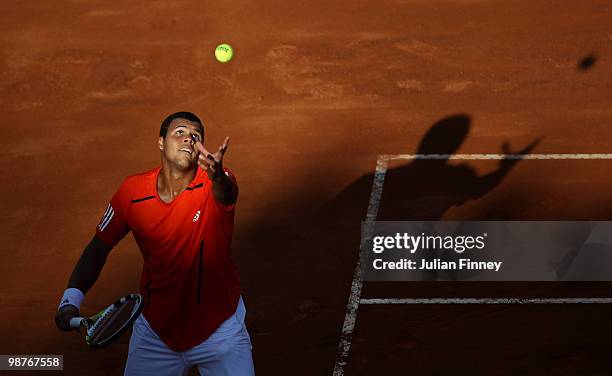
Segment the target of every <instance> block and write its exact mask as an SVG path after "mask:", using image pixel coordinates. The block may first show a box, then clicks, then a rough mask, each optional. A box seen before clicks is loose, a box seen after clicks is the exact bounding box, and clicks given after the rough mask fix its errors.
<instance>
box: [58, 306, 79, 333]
mask: <svg viewBox="0 0 612 376" xmlns="http://www.w3.org/2000/svg"><path fill="white" fill-rule="evenodd" d="M78 316H79V310H78V309H76V307H73V306H70V305H68V306H64V307H62V308H60V310H59V311H57V312H56V314H55V325H56V326H57V328H58V329H59V330H61V331H63V332H69V331H71V330H72V328H71V327H70V319H71V318H73V317H78Z"/></svg>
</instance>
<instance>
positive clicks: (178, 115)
mask: <svg viewBox="0 0 612 376" xmlns="http://www.w3.org/2000/svg"><path fill="white" fill-rule="evenodd" d="M174 119H185V120H189V121H191V122H193V123H198V124H200V131H201V132H202V137H204V124H202V120H200V118H199V117H197V116H196V114H194V113H192V112H188V111H179V112H175V113H173V114H170V115H168V116H167V117H166V118H165V119H164V121H162V123H161V127H159V137H163V138H166V133H168V127H169V126H170V123H172V120H174Z"/></svg>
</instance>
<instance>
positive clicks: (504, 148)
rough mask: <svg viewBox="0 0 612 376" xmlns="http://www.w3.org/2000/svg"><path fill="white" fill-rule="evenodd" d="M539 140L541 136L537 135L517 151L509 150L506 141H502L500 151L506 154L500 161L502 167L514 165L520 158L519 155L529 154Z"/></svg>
mask: <svg viewBox="0 0 612 376" xmlns="http://www.w3.org/2000/svg"><path fill="white" fill-rule="evenodd" d="M540 141H542V137H538V138H537V139H535V140H534V141H533V142H532V143H530V144H529V145H527V146H526V147H525V148H524V149H523V150H520V151H518V152H513V151H511V150H510V145H509V144H508V142H504V143H503V145H502V152H503V153H504V154H505V155H506V157H505V158H504V159H502V161H501V164H502V167H504V168H508V169H509V168H511V167H512V166H514V165H515V164H516V163H518V161H520V160H521V159H522V158H521V156H524V155H525V154H529V153H530V152H531V151H532V150H533V149H534V148H535V147H536V146H537V145H538V144H539V143H540ZM508 155H512V156H513V157H512V158H508V157H507V156H508Z"/></svg>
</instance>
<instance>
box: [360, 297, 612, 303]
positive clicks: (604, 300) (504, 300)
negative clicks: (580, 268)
mask: <svg viewBox="0 0 612 376" xmlns="http://www.w3.org/2000/svg"><path fill="white" fill-rule="evenodd" d="M610 303H612V298H423V299H410V298H406V299H361V300H359V304H370V305H373V304H610Z"/></svg>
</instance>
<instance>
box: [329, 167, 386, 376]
mask: <svg viewBox="0 0 612 376" xmlns="http://www.w3.org/2000/svg"><path fill="white" fill-rule="evenodd" d="M386 173H387V159H386V158H384V157H383V158H381V157H379V158H378V160H377V161H376V170H375V172H374V181H373V182H372V192H371V193H370V201H369V203H368V211H367V213H366V220H365V222H364V224H363V226H364V227H363V229H362V231H361V243H360V245H359V249H361V247H363V246H365V244H367V240H368V237H372V233H373V232H374V222H375V221H376V216H377V215H378V206H379V204H380V197H381V196H382V189H383V183H384V181H385V174H386ZM360 258H361V257H357V265H356V266H355V271H354V272H353V282H352V283H351V295H350V296H349V299H348V305H347V307H346V314H345V316H344V324H343V325H342V334H341V336H340V344H339V345H338V353H337V354H336V364H335V365H334V376H342V375H343V374H344V366H345V365H346V360H347V358H348V355H349V352H350V350H351V340H352V337H353V329H354V328H355V321H356V320H357V308H359V299H360V298H361V287H362V286H363V278H362V275H361V261H360Z"/></svg>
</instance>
